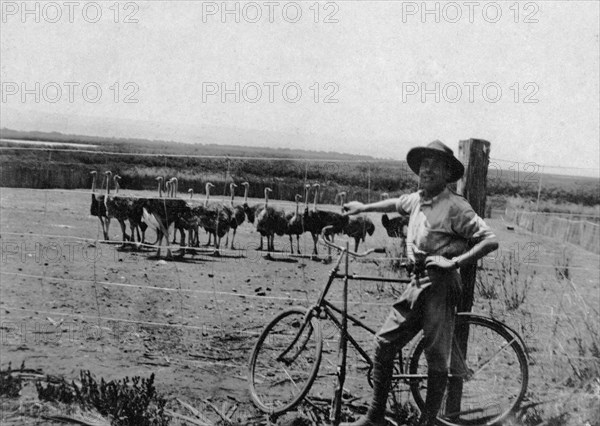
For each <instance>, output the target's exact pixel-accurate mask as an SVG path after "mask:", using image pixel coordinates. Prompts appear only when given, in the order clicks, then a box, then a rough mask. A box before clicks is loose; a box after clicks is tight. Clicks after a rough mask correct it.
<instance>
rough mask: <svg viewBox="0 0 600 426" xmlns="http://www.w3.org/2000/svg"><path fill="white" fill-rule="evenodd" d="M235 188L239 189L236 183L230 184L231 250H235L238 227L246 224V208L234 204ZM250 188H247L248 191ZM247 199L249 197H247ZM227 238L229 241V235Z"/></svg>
mask: <svg viewBox="0 0 600 426" xmlns="http://www.w3.org/2000/svg"><path fill="white" fill-rule="evenodd" d="M235 188H237V185H236V184H235V183H233V182H232V183H231V184H229V192H230V193H231V210H232V214H231V222H230V223H229V227H230V229H232V230H233V236H232V237H231V246H230V248H231V250H233V249H234V248H233V242H234V240H235V234H236V232H237V228H238V226H240V225H241V224H242V223H244V220H245V219H246V213H245V211H244V206H243V205H242V206H240V205H238V206H236V205H234V204H233V200H234V198H235ZM247 188H248V187H246V190H247ZM246 197H247V195H246ZM227 238H228V239H229V233H228V234H227ZM227 243H228V241H227V240H226V241H225V245H226V246H227Z"/></svg>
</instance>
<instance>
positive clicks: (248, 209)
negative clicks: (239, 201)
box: [242, 182, 265, 250]
mask: <svg viewBox="0 0 600 426" xmlns="http://www.w3.org/2000/svg"><path fill="white" fill-rule="evenodd" d="M242 186H244V187H245V188H244V204H243V205H242V206H243V207H244V213H246V219H247V220H248V222H250V223H254V219H255V218H256V216H257V214H258V213H260V211H261V210H262V209H263V208H264V207H265V205H264V204H255V205H253V206H249V205H248V189H249V187H250V184H249V183H248V182H243V183H242ZM259 250H262V241H261V248H260V249H259Z"/></svg>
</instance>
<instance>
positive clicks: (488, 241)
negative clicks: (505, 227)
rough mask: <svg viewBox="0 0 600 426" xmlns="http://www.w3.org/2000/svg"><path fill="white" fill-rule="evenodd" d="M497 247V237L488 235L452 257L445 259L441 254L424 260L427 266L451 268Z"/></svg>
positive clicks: (469, 261) (482, 255) (466, 263)
mask: <svg viewBox="0 0 600 426" xmlns="http://www.w3.org/2000/svg"><path fill="white" fill-rule="evenodd" d="M497 249H498V239H497V238H496V236H495V235H493V234H492V235H490V236H487V237H485V238H483V239H482V240H481V241H479V242H478V243H477V244H475V245H474V246H473V247H472V248H471V249H470V250H469V251H467V252H466V253H463V254H461V255H460V256H456V257H454V258H452V259H446V258H445V257H443V256H429V257H428V258H427V259H426V260H425V265H426V266H427V267H430V266H437V267H438V268H442V269H452V268H457V267H459V268H460V267H461V266H464V265H468V264H471V263H475V262H476V261H477V260H479V259H481V258H482V257H484V256H485V255H486V254H488V253H491V252H493V251H494V250H497Z"/></svg>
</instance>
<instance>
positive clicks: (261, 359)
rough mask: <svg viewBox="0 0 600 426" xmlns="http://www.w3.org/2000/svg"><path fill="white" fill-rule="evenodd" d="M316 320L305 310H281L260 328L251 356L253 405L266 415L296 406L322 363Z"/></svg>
mask: <svg viewBox="0 0 600 426" xmlns="http://www.w3.org/2000/svg"><path fill="white" fill-rule="evenodd" d="M322 349H323V340H322V338H321V325H320V323H319V319H318V318H317V317H316V316H314V315H313V314H312V312H310V311H309V310H307V309H304V308H293V309H290V310H287V311H285V312H282V313H281V314H279V315H278V316H277V317H275V319H273V321H271V322H270V323H269V324H268V325H267V326H266V327H265V329H264V330H263V332H262V334H261V335H260V337H259V338H258V342H256V345H255V346H254V350H253V351H252V356H251V357H250V364H249V372H248V381H249V385H250V394H251V396H252V399H253V401H254V404H255V405H256V406H257V407H258V408H259V409H260V410H261V411H263V412H265V413H267V414H281V413H284V412H286V411H288V410H290V409H292V408H293V407H295V406H296V405H297V404H298V403H299V402H300V401H301V400H302V399H303V398H304V397H305V396H306V394H307V392H308V391H309V389H310V387H311V386H312V384H313V382H314V380H315V378H316V376H317V373H318V371H319V364H320V363H321V353H322Z"/></svg>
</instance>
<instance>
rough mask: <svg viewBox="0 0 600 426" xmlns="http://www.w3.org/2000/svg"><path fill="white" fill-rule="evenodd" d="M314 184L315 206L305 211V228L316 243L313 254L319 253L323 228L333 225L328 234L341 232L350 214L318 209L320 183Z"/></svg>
mask: <svg viewBox="0 0 600 426" xmlns="http://www.w3.org/2000/svg"><path fill="white" fill-rule="evenodd" d="M313 186H314V187H315V200H314V204H313V208H312V209H311V210H308V209H307V210H306V211H305V212H304V229H305V230H307V231H309V232H310V233H311V235H312V238H313V243H314V248H313V254H314V255H318V254H319V253H318V251H317V241H318V240H319V235H320V234H321V231H322V230H323V228H325V227H326V226H332V227H333V228H332V229H331V230H329V232H328V234H327V235H328V236H329V235H333V234H339V233H341V232H342V230H343V229H344V226H345V225H346V224H347V223H348V216H344V215H341V214H339V213H334V212H330V211H325V210H317V200H318V199H319V188H320V185H319V184H318V183H315V184H314V185H313Z"/></svg>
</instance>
